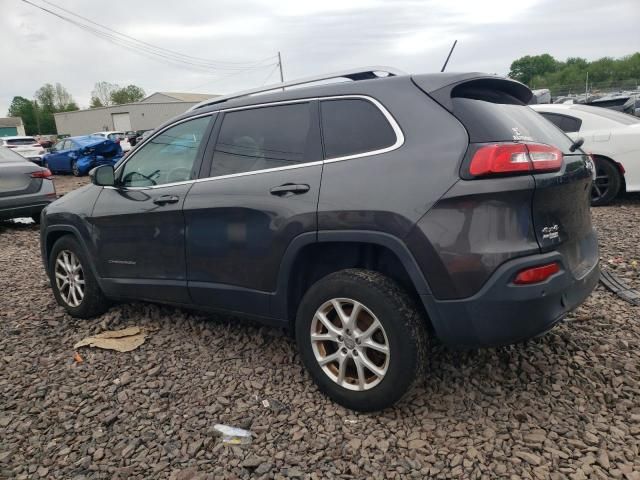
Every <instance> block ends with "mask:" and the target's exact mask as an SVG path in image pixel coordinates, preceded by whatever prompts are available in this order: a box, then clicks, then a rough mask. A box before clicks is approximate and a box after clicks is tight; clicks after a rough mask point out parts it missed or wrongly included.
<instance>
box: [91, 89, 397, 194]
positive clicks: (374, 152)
mask: <svg viewBox="0 0 640 480" xmlns="http://www.w3.org/2000/svg"><path fill="white" fill-rule="evenodd" d="M352 98H359V99H363V100H367V101H369V102H371V103H373V104H374V105H375V106H376V107H377V108H378V110H380V112H382V114H383V115H384V117H385V118H386V119H387V122H389V124H390V125H391V128H392V129H393V132H394V134H395V136H396V141H395V143H394V144H393V145H390V146H389V147H385V148H380V149H378V150H371V151H368V152H362V153H356V154H353V155H346V156H342V157H334V158H326V159H324V160H316V161H313V162H305V163H298V164H295V165H287V166H284V167H274V168H265V169H262V170H251V171H248V172H240V173H231V174H229V175H220V176H217V177H205V178H196V179H193V180H184V181H182V182H172V183H163V184H162V185H151V186H148V187H120V188H119V187H114V186H113V187H112V186H106V187H104V188H108V189H113V190H118V189H124V190H149V189H157V188H165V187H173V186H177V185H187V184H191V183H201V182H212V181H216V180H225V179H227V178H237V177H245V176H249V175H258V174H261V173H270V172H278V171H280V170H294V169H297V168H305V167H311V166H316V165H322V164H324V163H334V162H342V161H344V160H353V159H355V158H363V157H369V156H373V155H380V154H383V153H388V152H391V151H393V150H397V149H398V148H400V147H401V146H402V145H404V141H405V137H404V134H403V133H402V129H401V128H400V125H399V124H398V122H397V121H396V119H395V118H394V117H393V115H391V113H390V112H389V111H388V110H387V109H386V107H385V106H384V105H382V103H380V102H379V101H378V100H376V99H375V98H373V97H370V96H368V95H356V94H347V95H334V96H329V97H307V98H299V99H294V100H281V101H277V102H267V103H257V104H252V105H245V106H242V107H232V108H221V109H218V110H213V111H210V112H206V113H201V114H199V115H193V116H190V117H188V118H183V119H181V120H179V121H177V122H175V123H172V124H170V125H167V126H166V127H165V128H163V129H162V130H159V131H158V132H156V133H154V135H152V136H150V137H149V138H147V139H146V140H145V141H144V142H143V143H141V144H140V147H137V148H136V150H138V149H139V148H142V147H143V146H144V145H145V144H146V143H147V142H149V141H150V140H151V139H153V138H155V137H156V136H158V135H161V134H162V133H163V132H164V131H166V130H168V129H169V128H172V127H174V126H176V125H179V124H181V123H184V122H188V121H189V120H193V119H195V118H200V117H206V116H213V115H214V114H216V113H220V112H235V111H239V110H249V109H253V108H262V107H272V106H276V105H287V104H295V103H307V102H313V101H323V100H342V99H352ZM135 154H136V152H134V153H133V154H132V155H131V156H130V157H127V158H126V159H125V160H124V162H122V164H121V165H118V168H116V170H115V171H116V173H117V172H118V170H120V169H121V168H122V167H124V165H126V163H127V162H128V161H129V160H130V159H131V158H133V157H134V156H135Z"/></svg>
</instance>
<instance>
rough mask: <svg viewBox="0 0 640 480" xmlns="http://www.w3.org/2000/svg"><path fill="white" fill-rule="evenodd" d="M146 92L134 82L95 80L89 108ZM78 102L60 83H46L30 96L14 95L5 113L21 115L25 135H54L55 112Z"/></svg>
mask: <svg viewBox="0 0 640 480" xmlns="http://www.w3.org/2000/svg"><path fill="white" fill-rule="evenodd" d="M144 97H145V92H144V90H143V89H142V88H140V87H138V86H137V85H127V86H125V87H120V86H119V85H117V84H115V83H109V82H97V83H96V84H95V86H94V88H93V91H92V92H91V105H90V108H97V107H107V106H111V105H122V104H125V103H134V102H138V101H140V100H142V99H143V98H144ZM78 109H79V108H78V104H77V103H76V101H75V100H74V99H73V97H72V96H71V94H70V93H69V91H68V90H67V89H66V88H65V87H63V86H62V85H61V84H60V83H56V84H55V85H54V84H51V83H45V84H44V85H43V86H42V87H40V88H39V89H38V90H36V92H35V93H34V95H33V98H32V99H28V98H25V97H22V96H15V97H13V100H12V102H11V105H10V106H9V111H8V116H10V117H20V118H22V123H24V129H25V133H26V134H27V135H37V134H56V133H58V132H57V130H56V122H55V120H54V118H53V114H54V113H59V112H72V111H74V110H78Z"/></svg>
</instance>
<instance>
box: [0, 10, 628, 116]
mask: <svg viewBox="0 0 640 480" xmlns="http://www.w3.org/2000/svg"><path fill="white" fill-rule="evenodd" d="M33 1H34V2H36V3H41V2H42V0H33ZM49 1H51V2H53V3H57V4H59V5H60V6H62V7H64V8H66V9H68V10H71V11H74V12H77V13H78V14H80V15H83V16H85V17H87V18H90V19H93V20H95V21H96V22H100V23H103V24H105V25H108V26H110V27H111V28H114V29H116V30H119V31H122V32H124V33H127V34H128V35H131V36H133V37H136V38H139V39H141V40H144V41H146V42H149V43H152V44H154V45H159V46H162V47H164V48H168V49H171V50H174V51H177V52H183V53H185V54H188V55H191V56H197V57H204V58H209V59H212V60H216V61H221V62H251V61H256V60H261V59H266V58H267V57H270V58H269V59H268V60H265V62H264V63H263V64H261V65H259V66H252V68H251V69H249V70H244V71H232V70H230V69H229V66H228V64H225V68H218V69H211V70H209V71H202V69H196V68H195V67H194V68H191V67H190V66H187V65H180V66H179V65H173V64H170V63H169V62H168V61H167V60H166V59H159V60H154V59H151V58H148V57H147V56H144V55H142V54H139V53H143V52H138V53H136V52H134V51H130V50H128V49H126V48H124V47H122V46H118V45H113V44H112V43H109V42H107V41H105V40H103V39H101V38H97V37H95V36H92V35H90V34H89V33H87V32H85V31H83V30H81V29H80V28H78V27H75V26H73V25H70V24H68V23H65V22H63V21H62V20H60V19H57V18H55V17H53V16H51V15H49V14H46V13H44V12H41V11H39V10H37V9H35V8H33V7H30V6H28V5H27V4H25V3H22V2H18V1H17V0H16V1H14V2H12V8H6V9H3V14H2V15H1V16H0V59H1V61H2V65H3V73H4V75H3V79H2V82H0V116H1V115H4V114H5V113H6V110H7V108H8V106H9V104H10V102H11V99H12V98H13V97H14V96H16V95H21V96H25V97H28V98H31V97H32V96H33V93H34V92H35V91H36V90H37V89H38V88H39V87H40V86H42V84H44V83H46V82H52V83H54V82H60V83H62V84H63V85H64V86H65V87H67V89H68V90H69V91H70V92H71V93H72V94H73V96H74V97H75V99H76V100H77V101H78V102H79V103H80V105H81V106H85V107H86V106H87V105H88V104H89V101H90V93H91V90H92V88H93V85H94V83H95V82H97V81H101V80H106V81H109V82H113V83H118V84H121V85H126V84H129V83H133V84H137V85H140V86H142V87H143V88H144V89H145V90H146V91H147V93H151V92H153V91H159V90H167V91H201V92H207V93H228V92H232V91H235V90H242V89H246V88H251V87H255V86H258V85H261V84H263V83H265V82H267V83H272V82H274V81H276V80H277V79H278V73H277V71H276V70H275V57H274V56H275V55H276V53H277V52H278V51H281V52H282V56H283V65H284V73H285V77H286V78H295V77H300V76H307V75H313V74H319V73H322V72H331V71H335V70H339V69H344V68H350V67H354V66H361V65H390V66H395V67H397V68H400V69H402V70H405V71H408V72H429V71H438V70H439V69H440V67H441V65H442V63H443V61H444V59H445V57H446V55H447V52H448V50H449V47H450V45H451V43H452V42H453V40H454V39H458V46H457V47H456V50H455V52H454V54H453V56H452V58H451V61H450V63H449V69H450V70H457V71H464V70H467V71H487V72H492V73H500V74H505V73H507V72H508V71H509V66H510V64H511V62H512V61H513V60H514V59H516V58H518V57H520V56H523V55H527V54H538V53H545V52H548V53H550V54H551V55H553V56H555V57H556V58H559V59H564V58H566V57H567V56H582V57H586V58H589V59H595V58H599V57H602V56H605V55H607V56H614V57H615V56H621V55H625V54H629V53H632V52H633V50H634V49H637V19H638V18H640V3H639V2H638V1H637V0H619V1H617V2H602V0H565V1H563V2H558V1H554V0H519V1H518V2H513V1H512V0H509V1H507V0H484V1H483V2H478V1H477V0H473V1H472V0H456V1H451V0H423V1H422V0H393V1H390V0H321V1H316V2H308V1H300V0H280V1H278V0H235V1H233V2H231V1H220V0H218V1H211V0H190V1H188V2H182V3H180V4H176V3H175V2H159V1H157V0H156V1H152V0H137V1H136V2H131V1H130V0H111V1H110V2H109V6H108V7H105V5H104V4H102V3H99V2H98V3H96V2H86V1H83V0H49ZM253 67H255V68H253ZM7 73H8V74H7Z"/></svg>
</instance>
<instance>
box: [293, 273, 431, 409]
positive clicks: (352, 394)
mask: <svg viewBox="0 0 640 480" xmlns="http://www.w3.org/2000/svg"><path fill="white" fill-rule="evenodd" d="M296 342H297V344H298V349H299V351H300V354H301V357H302V361H303V363H304V365H305V366H306V368H307V370H308V371H309V373H310V374H311V376H312V377H313V379H314V381H315V382H316V384H317V385H318V387H319V388H320V390H321V391H323V392H324V393H325V394H327V395H328V396H329V397H330V398H331V399H332V400H334V401H335V402H337V403H339V404H340V405H343V406H345V407H347V408H350V409H353V410H358V411H362V412H368V411H376V410H381V409H383V408H386V407H389V406H391V405H393V404H395V403H396V402H397V401H399V400H400V399H401V398H402V397H404V396H405V395H406V394H407V393H408V392H409V391H410V390H411V389H412V388H413V386H414V385H415V384H416V383H417V382H418V381H419V380H421V379H422V373H423V371H424V366H425V362H426V356H427V347H428V345H427V333H426V328H425V321H424V319H423V318H422V316H421V315H420V313H419V311H418V309H417V308H416V306H415V303H414V302H413V300H412V299H411V298H410V297H409V295H407V293H406V292H405V291H404V290H402V288H401V287H400V286H399V285H398V284H397V283H396V282H395V281H393V280H391V279H390V278H388V277H385V276H384V275H382V274H380V273H378V272H373V271H369V270H360V269H349V270H342V271H339V272H336V273H333V274H331V275H328V276H326V277H324V278H323V279H321V280H319V281H318V282H317V283H315V284H314V285H313V286H312V287H311V288H310V289H309V290H308V291H307V293H306V294H305V295H304V297H303V299H302V301H301V303H300V306H299V308H298V314H297V318H296Z"/></svg>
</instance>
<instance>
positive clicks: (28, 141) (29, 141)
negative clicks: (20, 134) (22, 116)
mask: <svg viewBox="0 0 640 480" xmlns="http://www.w3.org/2000/svg"><path fill="white" fill-rule="evenodd" d="M5 141H6V143H7V145H33V144H34V143H38V142H36V139H35V138H32V137H25V138H12V139H10V140H5Z"/></svg>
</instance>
